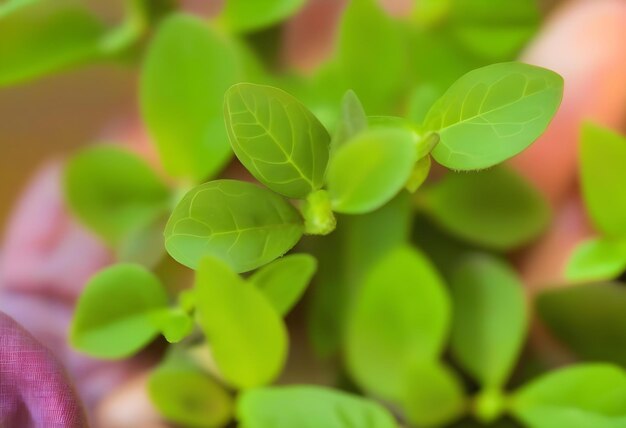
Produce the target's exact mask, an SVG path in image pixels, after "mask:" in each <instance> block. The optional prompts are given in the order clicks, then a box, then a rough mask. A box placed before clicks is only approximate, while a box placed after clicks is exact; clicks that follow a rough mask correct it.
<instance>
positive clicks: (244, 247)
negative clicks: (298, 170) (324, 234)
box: [165, 180, 304, 272]
mask: <svg viewBox="0 0 626 428" xmlns="http://www.w3.org/2000/svg"><path fill="white" fill-rule="evenodd" d="M303 227H304V226H303V221H302V218H301V217H300V214H298V211H297V210H296V209H295V208H294V207H293V206H291V205H290V204H289V203H288V202H287V201H286V200H284V199H283V198H282V197H280V196H278V195H276V194H275V193H272V192H270V191H269V190H266V189H262V188H260V187H258V186H256V185H254V184H251V183H246V182H243V181H236V180H216V181H211V182H209V183H205V184H202V185H200V186H198V187H196V188H194V189H192V190H191V191H190V192H189V193H187V194H186V195H185V196H184V198H183V199H182V200H181V201H180V203H179V204H178V205H177V206H176V208H175V209H174V212H173V213H172V216H171V217H170V219H169V221H168V223H167V226H166V228H165V248H166V249H167V251H168V253H169V254H170V255H171V256H172V257H173V258H174V259H175V260H176V261H178V262H179V263H182V264H183V265H185V266H188V267H190V268H192V269H195V268H196V267H197V266H198V264H199V262H200V260H201V259H202V258H203V257H204V256H213V257H217V258H219V259H221V260H223V261H225V262H226V263H227V264H228V265H229V266H230V267H231V268H233V269H234V270H235V271H237V272H246V271H249V270H252V269H256V268H258V267H260V266H263V265H265V264H267V263H269V262H271V261H272V260H274V259H275V258H277V257H280V256H282V255H283V254H285V253H286V252H287V251H289V250H290V249H291V248H292V247H293V246H294V245H295V244H296V243H297V242H298V240H299V239H300V237H301V236H302V232H303Z"/></svg>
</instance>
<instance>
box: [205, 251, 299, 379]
mask: <svg viewBox="0 0 626 428" xmlns="http://www.w3.org/2000/svg"><path fill="white" fill-rule="evenodd" d="M196 290H197V291H196V293H197V301H196V307H197V313H198V322H199V323H200V327H201V328H202V330H203V331H204V334H205V335H206V337H207V341H208V343H209V347H210V349H211V352H212V355H213V358H214V359H215V363H216V364H217V367H218V369H219V371H220V373H221V374H222V376H223V377H224V379H226V380H227V381H228V382H229V383H230V384H232V385H233V386H235V387H237V388H240V389H245V388H252V387H256V386H261V385H265V384H268V383H270V382H272V381H273V380H274V379H275V378H276V377H277V376H278V374H279V373H280V371H281V369H282V367H283V364H284V363H285V359H286V357H287V330H286V328H285V325H284V324H283V322H282V319H281V318H280V316H279V315H278V313H277V312H276V311H275V310H274V308H273V307H272V305H271V304H270V303H269V302H268V301H267V299H266V298H265V296H263V293H262V292H261V291H259V290H258V289H257V288H256V287H255V286H254V284H252V283H248V282H245V281H243V280H242V279H241V278H240V277H239V276H238V275H237V274H235V273H234V272H233V271H232V270H231V269H230V268H229V267H228V265H226V264H225V263H224V262H222V261H220V260H218V259H215V258H212V257H206V258H204V259H202V261H201V262H200V266H199V268H198V272H197V276H196Z"/></svg>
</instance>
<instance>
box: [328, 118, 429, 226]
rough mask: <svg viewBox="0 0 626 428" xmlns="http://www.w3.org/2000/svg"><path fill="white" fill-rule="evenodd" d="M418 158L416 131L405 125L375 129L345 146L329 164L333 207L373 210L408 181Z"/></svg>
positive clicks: (347, 210)
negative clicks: (404, 127)
mask: <svg viewBox="0 0 626 428" xmlns="http://www.w3.org/2000/svg"><path fill="white" fill-rule="evenodd" d="M416 161H417V155H416V139H415V135H414V134H413V133H412V132H411V131H409V130H404V129H390V128H388V129H372V130H369V131H366V132H363V133H361V134H359V135H358V136H357V137H356V138H354V139H353V140H351V141H350V142H348V143H346V144H345V145H343V146H341V147H340V148H339V149H338V150H337V151H336V152H335V154H334V155H333V157H332V158H331V160H330V163H329V165H328V173H327V182H328V192H329V194H330V198H331V203H332V206H333V209H334V210H335V211H337V212H341V213H346V214H361V213H366V212H369V211H373V210H375V209H377V208H379V207H381V206H382V205H384V204H385V203H387V202H389V201H390V200H391V199H392V198H393V197H394V196H395V195H396V194H397V193H398V192H399V191H400V190H401V189H402V188H403V187H404V185H405V184H406V182H407V180H408V178H409V176H410V175H411V172H412V170H413V166H414V165H415V162H416Z"/></svg>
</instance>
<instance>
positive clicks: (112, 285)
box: [70, 264, 167, 359]
mask: <svg viewBox="0 0 626 428" xmlns="http://www.w3.org/2000/svg"><path fill="white" fill-rule="evenodd" d="M166 306H167V295H166V294H165V289H164V288H163V286H162V284H161V282H160V281H159V279H158V278H157V277H156V276H155V275H154V274H152V273H151V272H149V271H147V270H145V269H144V268H143V267H141V266H139V265H133V264H118V265H115V266H113V267H110V268H108V269H105V270H103V271H101V272H99V273H98V274H96V275H95V276H94V277H93V278H91V279H90V280H89V282H88V283H87V285H86V286H85V290H84V291H83V293H82V295H81V296H80V299H79V300H78V304H77V306H76V312H75V313H74V319H73V321H72V326H71V331H70V341H71V343H72V345H73V346H74V347H75V348H77V349H78V350H80V351H81V352H84V353H86V354H89V355H92V356H94V357H99V358H111V359H115V358H124V357H128V356H130V355H132V354H134V353H135V352H137V351H139V350H140V349H141V348H143V347H144V346H145V345H147V344H148V343H149V342H150V341H152V340H153V339H154V338H155V337H156V336H157V334H158V333H159V330H158V327H157V324H156V323H155V322H154V318H155V315H156V314H157V313H158V312H159V311H160V310H162V309H163V308H165V307H166Z"/></svg>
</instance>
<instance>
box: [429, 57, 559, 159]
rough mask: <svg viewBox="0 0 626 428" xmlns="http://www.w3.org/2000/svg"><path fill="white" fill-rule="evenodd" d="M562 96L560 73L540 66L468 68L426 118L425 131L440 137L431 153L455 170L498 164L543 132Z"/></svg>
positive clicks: (494, 65) (513, 65)
mask: <svg viewBox="0 0 626 428" xmlns="http://www.w3.org/2000/svg"><path fill="white" fill-rule="evenodd" d="M562 95H563V79H562V78H561V76H559V75H558V74H556V73H554V72H552V71H549V70H546V69H543V68H539V67H535V66H532V65H528V64H523V63H517V62H510V63H500V64H493V65H489V66H486V67H482V68H479V69H476V70H473V71H471V72H469V73H467V74H465V75H464V76H463V77H461V78H460V79H458V80H457V81H456V82H455V83H454V84H453V85H452V86H451V87H450V88H449V89H448V90H447V91H446V93H445V94H444V95H443V96H442V97H441V98H440V99H439V100H438V101H437V102H436V103H435V104H434V105H433V106H432V108H431V109H430V111H429V112H428V115H427V116H426V120H425V122H424V128H425V130H426V131H433V132H437V133H438V134H439V136H440V138H441V141H440V142H439V144H438V145H437V146H436V147H435V149H434V150H433V157H434V158H435V160H436V161H437V162H439V163H440V164H442V165H443V166H445V167H448V168H450V169H455V170H473V169H482V168H487V167H490V166H493V165H495V164H497V163H500V162H502V161H504V160H506V159H508V158H510V157H512V156H514V155H516V154H518V153H519V152H521V151H522V150H524V149H525V148H526V147H528V146H529V145H530V144H531V143H532V142H533V141H535V140H536V139H537V137H539V136H540V135H541V134H542V133H543V131H544V130H545V129H546V127H547V126H548V124H549V123H550V120H551V119H552V117H553V116H554V114H555V113H556V110H557V108H558V107H559V104H560V103H561V97H562Z"/></svg>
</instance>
